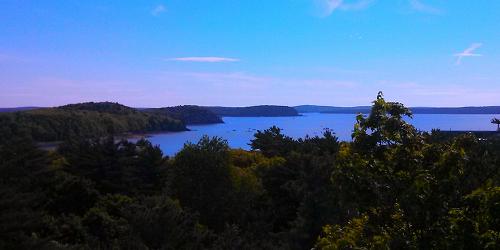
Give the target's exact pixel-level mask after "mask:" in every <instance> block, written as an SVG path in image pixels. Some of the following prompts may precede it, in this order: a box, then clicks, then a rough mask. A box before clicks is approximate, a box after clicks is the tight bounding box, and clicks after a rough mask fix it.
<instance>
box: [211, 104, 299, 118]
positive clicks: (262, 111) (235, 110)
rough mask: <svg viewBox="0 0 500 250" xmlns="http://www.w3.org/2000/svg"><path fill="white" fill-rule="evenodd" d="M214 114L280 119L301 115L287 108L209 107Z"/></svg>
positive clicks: (270, 106)
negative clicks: (280, 117) (281, 117)
mask: <svg viewBox="0 0 500 250" xmlns="http://www.w3.org/2000/svg"><path fill="white" fill-rule="evenodd" d="M208 109H210V110H211V111H212V112H214V113H215V114H217V115H220V116H234V117H258V116H266V117H279V116H298V115H299V113H298V112H297V110H295V109H294V108H292V107H287V106H273V105H262V106H251V107H208Z"/></svg>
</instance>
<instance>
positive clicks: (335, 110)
mask: <svg viewBox="0 0 500 250" xmlns="http://www.w3.org/2000/svg"><path fill="white" fill-rule="evenodd" d="M294 108H295V109H296V110H297V111H298V112H299V113H330V114H357V113H363V114H367V113H369V112H370V109H371V107H369V106H358V107H334V106H316V105H301V106H296V107H294ZM410 110H411V111H412V113H413V114H500V106H484V107H456V108H446V107H445V108H437V107H413V108H410Z"/></svg>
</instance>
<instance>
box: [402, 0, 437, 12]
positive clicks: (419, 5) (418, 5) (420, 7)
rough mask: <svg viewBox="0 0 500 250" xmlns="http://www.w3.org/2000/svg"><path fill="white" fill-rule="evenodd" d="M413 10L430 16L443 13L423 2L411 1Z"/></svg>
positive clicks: (419, 0) (418, 0)
mask: <svg viewBox="0 0 500 250" xmlns="http://www.w3.org/2000/svg"><path fill="white" fill-rule="evenodd" d="M409 1H410V6H411V8H412V9H414V10H416V11H419V12H424V13H428V14H441V13H442V11H441V10H440V9H438V8H436V7H433V6H430V5H428V4H425V3H423V2H422V1H421V0H409Z"/></svg>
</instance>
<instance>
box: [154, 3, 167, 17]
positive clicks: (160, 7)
mask: <svg viewBox="0 0 500 250" xmlns="http://www.w3.org/2000/svg"><path fill="white" fill-rule="evenodd" d="M165 11H167V8H166V7H165V5H163V4H159V5H157V6H156V7H154V8H153V9H152V10H151V15H153V16H159V15H160V14H162V13H163V12H165Z"/></svg>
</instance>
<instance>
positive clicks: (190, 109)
mask: <svg viewBox="0 0 500 250" xmlns="http://www.w3.org/2000/svg"><path fill="white" fill-rule="evenodd" d="M141 110H142V111H144V112H148V113H159V114H164V115H167V116H170V117H172V118H174V119H177V120H181V121H182V122H184V123H185V124H186V125H199V124H215V123H224V121H222V119H221V118H220V117H219V116H218V115H217V114H215V113H214V112H212V111H211V110H210V109H208V108H205V107H200V106H195V105H184V106H175V107H165V108H146V109H141Z"/></svg>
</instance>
